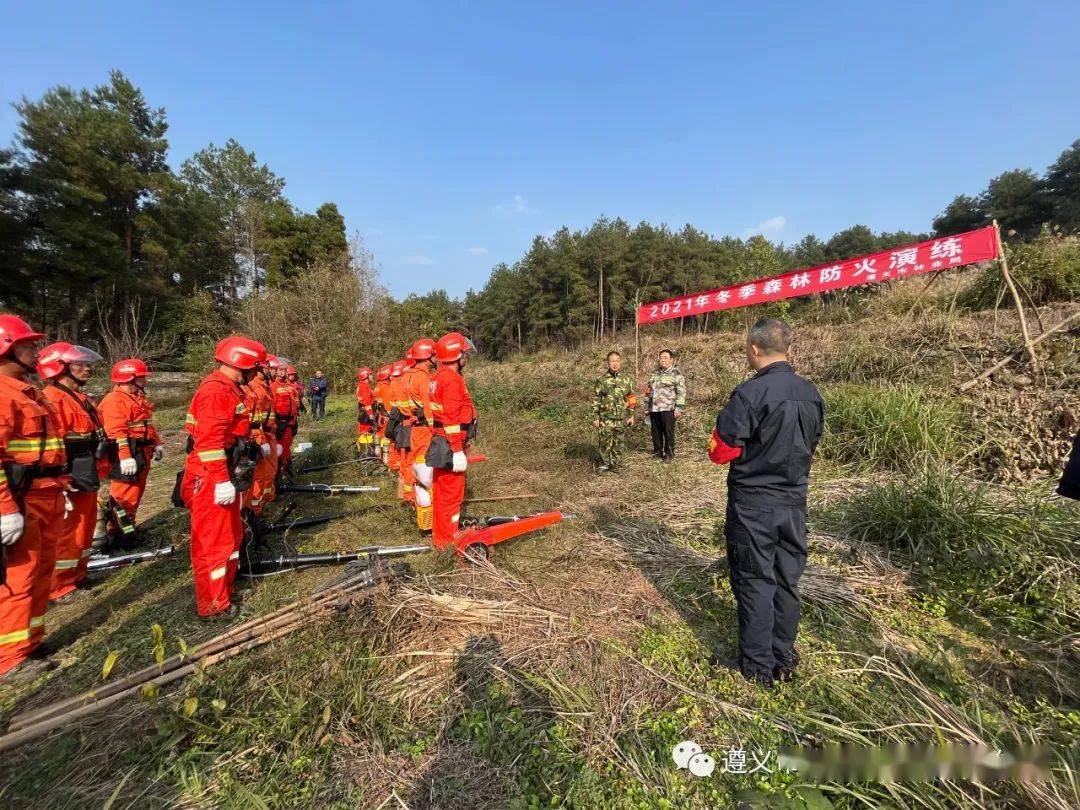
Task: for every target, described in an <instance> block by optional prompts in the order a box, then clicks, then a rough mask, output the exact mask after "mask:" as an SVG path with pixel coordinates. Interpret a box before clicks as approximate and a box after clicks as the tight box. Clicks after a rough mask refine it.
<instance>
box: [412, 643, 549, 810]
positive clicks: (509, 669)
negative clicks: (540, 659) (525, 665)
mask: <svg viewBox="0 0 1080 810" xmlns="http://www.w3.org/2000/svg"><path fill="white" fill-rule="evenodd" d="M454 669H455V675H454V682H455V685H456V688H455V689H454V690H453V692H452V695H453V696H452V697H451V700H450V705H449V707H448V712H447V714H448V715H449V716H451V717H453V718H454V719H453V720H452V722H451V723H450V724H449V725H448V726H447V727H446V730H445V731H444V732H443V733H442V734H440V735H439V737H438V738H437V739H436V740H435V742H434V744H433V748H434V756H433V758H432V761H431V764H430V766H429V767H428V769H427V771H426V772H425V773H424V774H423V775H422V776H421V777H420V778H419V779H418V780H417V782H416V783H415V784H414V785H413V787H412V791H411V793H410V794H409V795H408V796H406V797H405V804H406V806H408V807H412V808H463V809H464V808H469V809H470V810H472V808H501V807H507V806H509V804H510V800H511V799H512V798H514V797H515V796H516V795H517V794H518V793H519V790H518V788H517V787H516V786H515V784H514V781H515V780H514V778H513V773H514V772H515V771H517V770H519V769H520V768H522V767H524V766H525V763H524V762H522V761H520V759H519V753H520V752H521V751H522V750H528V749H530V748H531V747H532V746H534V745H537V746H541V747H543V746H544V745H545V741H546V739H547V732H548V730H549V729H550V728H551V726H552V724H553V723H554V719H555V713H554V711H553V709H552V707H551V704H550V702H549V701H548V700H547V697H546V696H545V695H543V694H541V693H540V692H539V691H538V690H535V689H530V688H527V687H525V686H524V683H525V682H526V680H525V678H524V677H523V676H522V674H521V672H520V671H519V670H518V669H517V668H516V667H514V665H513V664H511V663H510V662H509V661H507V659H506V657H505V656H504V654H503V652H502V646H501V645H500V643H499V641H498V640H497V639H495V638H494V637H492V636H473V637H471V638H470V639H469V640H468V641H467V642H466V644H465V649H464V650H463V652H462V653H461V655H460V656H458V658H457V660H456V662H455V664H454ZM511 769H513V770H511Z"/></svg>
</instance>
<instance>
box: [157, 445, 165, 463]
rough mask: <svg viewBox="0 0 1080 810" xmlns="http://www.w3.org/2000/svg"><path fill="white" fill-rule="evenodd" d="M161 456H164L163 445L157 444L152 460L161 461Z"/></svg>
mask: <svg viewBox="0 0 1080 810" xmlns="http://www.w3.org/2000/svg"><path fill="white" fill-rule="evenodd" d="M163 458H165V447H164V445H160V444H159V445H158V446H157V447H155V448H154V461H161V460H162V459H163Z"/></svg>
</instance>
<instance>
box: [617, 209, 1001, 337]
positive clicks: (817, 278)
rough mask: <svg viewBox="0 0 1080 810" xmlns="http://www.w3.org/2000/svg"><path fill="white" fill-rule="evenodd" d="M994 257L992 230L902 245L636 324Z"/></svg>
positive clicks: (676, 301) (665, 304)
mask: <svg viewBox="0 0 1080 810" xmlns="http://www.w3.org/2000/svg"><path fill="white" fill-rule="evenodd" d="M997 257H998V244H997V235H996V234H995V232H994V228H993V226H990V227H987V228H980V229H979V230H977V231H968V232H967V233H960V234H957V235H956V236H943V237H941V238H940V239H931V240H929V241H928V242H919V243H918V244H914V245H904V246H902V247H897V248H893V249H892V250H884V251H882V252H881V253H873V254H871V255H869V256H858V257H856V258H854V259H844V260H843V261H839V262H829V263H827V264H821V265H818V266H817V267H808V268H806V269H804V270H793V271H792V272H790V273H784V274H783V275H782V276H773V277H771V278H761V279H758V280H756V281H746V282H743V283H741V284H732V285H731V286H730V287H721V288H720V289H718V290H710V291H709V292H703V293H698V294H696V295H684V296H681V297H679V298H669V299H668V300H667V301H657V302H655V303H652V304H644V305H642V306H640V307H638V311H637V322H638V323H639V324H644V323H656V322H657V321H666V320H669V319H671V318H685V317H687V316H689V315H701V314H703V313H705V312H716V311H718V310H722V309H735V308H737V307H749V306H752V305H754V304H767V303H768V302H769V301H780V300H782V299H784V298H797V297H798V296H800V295H810V294H811V293H820V292H828V291H829V290H840V289H843V288H844V287H857V286H859V285H860V284H875V283H877V282H881V281H895V280H896V279H900V278H907V277H908V276H918V275H921V274H923V273H933V272H936V271H938V270H949V269H952V268H954V267H961V266H963V265H965V264H973V263H975V262H985V261H988V260H990V259H996V258H997Z"/></svg>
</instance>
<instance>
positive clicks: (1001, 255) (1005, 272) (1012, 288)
mask: <svg viewBox="0 0 1080 810" xmlns="http://www.w3.org/2000/svg"><path fill="white" fill-rule="evenodd" d="M994 237H995V238H996V239H997V249H998V261H999V262H1001V277H1002V278H1003V279H1005V283H1006V284H1007V285H1009V292H1011V293H1012V297H1013V302H1014V303H1015V304H1016V314H1017V315H1019V316H1020V333H1021V334H1022V335H1023V336H1024V346H1025V347H1027V353H1028V355H1029V356H1030V357H1031V368H1032V370H1033V371H1038V370H1039V358H1038V357H1037V356H1036V355H1035V344H1034V343H1032V342H1031V335H1030V333H1029V332H1028V327H1027V318H1026V317H1025V316H1024V305H1023V303H1021V301H1020V293H1019V292H1018V291H1017V289H1016V285H1015V284H1013V280H1012V276H1011V275H1010V274H1009V259H1008V257H1007V256H1006V255H1005V245H1004V244H1003V243H1002V241H1001V227H1000V226H999V225H998V221H997V220H996V219H995V220H994Z"/></svg>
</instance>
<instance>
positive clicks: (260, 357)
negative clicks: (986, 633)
mask: <svg viewBox="0 0 1080 810" xmlns="http://www.w3.org/2000/svg"><path fill="white" fill-rule="evenodd" d="M214 359H215V360H216V361H217V362H218V363H219V366H218V368H217V369H216V370H215V371H212V372H211V373H210V374H209V375H207V376H206V377H205V378H204V379H203V381H202V382H201V383H199V387H198V389H197V390H196V391H195V396H194V397H193V398H192V400H191V406H190V408H189V410H188V416H187V419H186V420H185V427H186V428H187V431H188V434H189V435H190V437H191V442H190V445H191V450H190V452H189V453H188V456H187V462H186V463H185V465H184V479H183V485H182V487H181V497H182V498H183V501H184V504H185V506H187V508H188V509H189V510H190V511H191V567H192V570H193V572H194V574H195V606H196V608H197V609H198V613H199V616H200V617H201V618H205V619H209V618H212V617H215V616H224V617H231V616H235V615H236V614H237V612H238V610H237V607H236V605H235V604H234V603H233V596H234V581H235V578H236V570H237V568H238V567H239V560H240V542H241V540H242V538H243V526H242V524H241V521H240V498H241V493H242V492H243V491H245V490H246V489H247V488H248V487H250V486H251V478H252V476H253V474H254V468H255V465H256V462H255V460H254V458H253V456H254V454H255V453H260V454H261V452H262V451H261V449H260V448H252V449H249V448H248V446H247V442H246V441H245V437H246V436H247V435H248V432H249V428H250V426H249V421H250V419H249V414H248V409H247V407H246V406H245V405H244V391H243V388H242V385H243V383H244V382H245V381H246V380H250V379H252V378H253V377H254V376H255V373H256V369H257V368H258V366H259V365H260V364H261V363H263V362H264V361H265V360H266V349H265V348H264V347H263V345H262V344H261V343H259V342H257V341H255V340H252V339H251V338H246V337H240V336H233V337H227V338H225V339H224V340H221V341H220V342H219V343H218V344H217V347H216V348H215V350H214Z"/></svg>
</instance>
